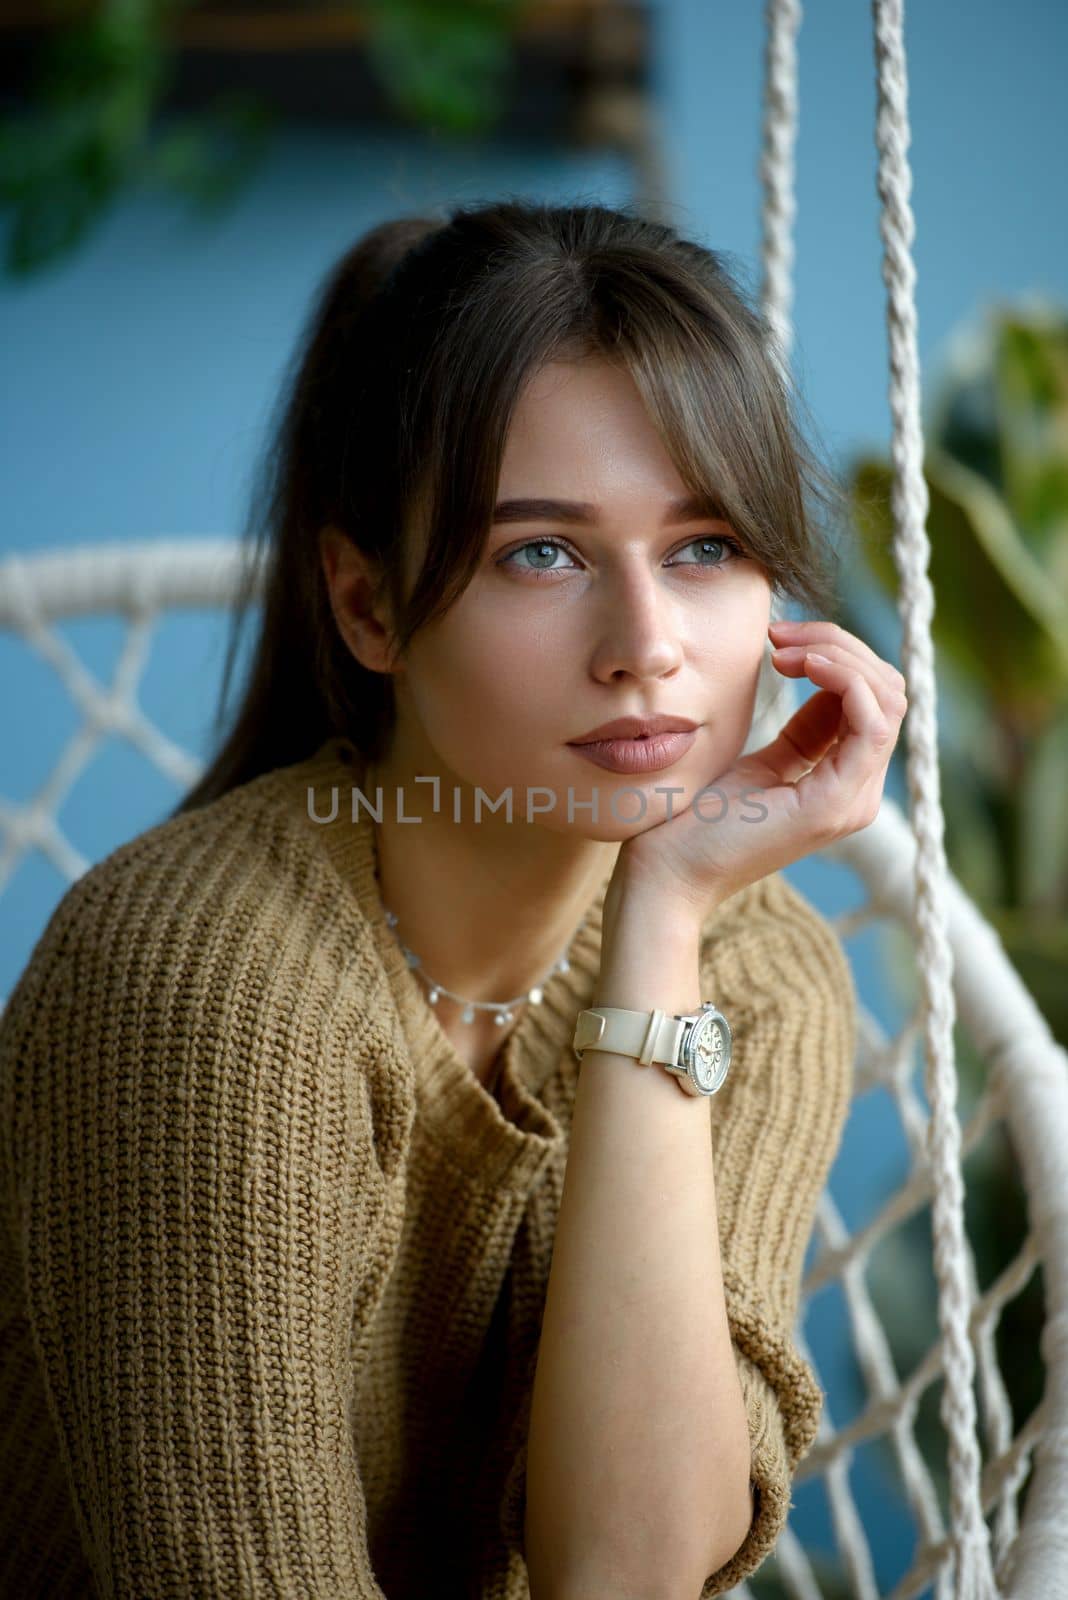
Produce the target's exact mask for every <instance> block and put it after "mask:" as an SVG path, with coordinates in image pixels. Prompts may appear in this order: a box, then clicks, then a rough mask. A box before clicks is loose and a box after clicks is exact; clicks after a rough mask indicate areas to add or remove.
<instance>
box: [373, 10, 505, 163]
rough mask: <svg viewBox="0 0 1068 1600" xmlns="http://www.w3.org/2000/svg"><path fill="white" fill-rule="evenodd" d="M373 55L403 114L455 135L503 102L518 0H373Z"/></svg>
mask: <svg viewBox="0 0 1068 1600" xmlns="http://www.w3.org/2000/svg"><path fill="white" fill-rule="evenodd" d="M367 11H368V14H369V18H370V23H371V26H370V31H369V36H368V43H367V52H368V59H369V60H370V61H371V63H372V66H373V67H374V69H375V71H376V72H377V74H378V77H379V79H380V81H381V83H382V85H383V87H384V88H385V90H386V92H387V94H388V95H389V96H390V99H391V100H392V102H393V104H394V105H395V106H396V108H397V109H398V111H400V112H401V114H402V115H403V116H406V117H408V118H410V119H411V120H412V121H414V122H418V123H422V124H426V125H430V126H433V127H435V128H441V129H443V130H445V131H448V132H452V133H472V132H480V131H484V130H485V129H487V128H489V127H490V126H492V124H493V123H494V122H495V121H496V120H497V118H498V117H499V115H500V112H501V109H502V107H503V89H504V80H505V73H506V70H507V68H508V66H509V63H510V61H511V57H512V48H511V27H512V23H513V20H514V16H515V13H516V11H517V0H466V3H463V4H460V3H457V0H451V3H449V0H368V4H367Z"/></svg>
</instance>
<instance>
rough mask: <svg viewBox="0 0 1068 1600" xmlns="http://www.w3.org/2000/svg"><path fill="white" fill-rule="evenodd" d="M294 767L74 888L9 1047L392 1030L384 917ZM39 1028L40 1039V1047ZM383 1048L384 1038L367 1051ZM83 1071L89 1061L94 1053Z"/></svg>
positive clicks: (341, 1038)
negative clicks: (310, 818)
mask: <svg viewBox="0 0 1068 1600" xmlns="http://www.w3.org/2000/svg"><path fill="white" fill-rule="evenodd" d="M284 771H285V769H281V770H280V771H279V772H277V773H267V774H265V775H263V776H262V777H261V778H257V779H255V780H253V781H252V782H250V783H248V784H245V785H242V786H241V787H240V788H237V789H234V790H231V791H230V792H229V793H228V794H226V795H223V796H222V797H221V798H220V799H218V800H216V801H213V802H212V803H211V804H209V805H206V806H204V807H202V808H199V809H197V810H195V811H192V812H188V813H182V814H180V815H178V816H176V817H170V818H168V819H166V820H165V821H163V822H161V823H159V824H157V825H156V826H155V827H152V828H149V829H147V830H146V831H144V832H143V833H141V834H139V835H137V837H136V838H133V839H131V840H129V841H127V842H126V843H125V844H123V845H121V846H120V847H119V848H118V849H116V850H114V851H112V852H111V854H110V855H108V856H106V857H105V858H104V859H103V860H101V861H99V862H97V863H95V864H94V865H93V866H91V867H90V868H89V869H88V871H87V872H85V873H84V874H83V875H82V876H81V877H80V878H78V879H77V880H76V881H75V882H74V883H73V884H71V885H70V887H69V888H68V889H67V890H66V892H65V893H64V894H63V896H62V898H61V899H60V901H59V903H58V904H57V905H56V907H55V909H54V910H53V912H52V915H51V917H50V918H49V920H48V922H47V924H46V926H45V928H44V931H43V933H42V934H41V936H40V938H39V939H38V941H37V943H36V945H35V946H34V949H33V951H32V953H31V955H30V958H29V960H28V962H27V963H26V965H25V967H24V968H23V971H22V973H21V975H20V977H19V979H18V982H17V983H16V986H15V988H14V990H13V991H12V994H11V996H10V998H9V1000H8V1002H7V1005H6V1007H5V1008H4V1010H3V1011H2V1012H0V1060H3V1061H4V1063H5V1067H4V1071H5V1075H6V1074H7V1073H8V1071H9V1070H11V1059H12V1057H13V1056H18V1055H23V1056H24V1057H25V1059H26V1061H29V1060H30V1059H31V1058H32V1059H37V1060H39V1061H41V1062H45V1061H46V1060H47V1059H48V1056H49V1055H50V1054H51V1055H52V1056H53V1058H54V1056H55V1053H56V1051H57V1050H58V1051H60V1053H62V1055H63V1057H64V1059H65V1060H66V1061H67V1063H68V1064H69V1065H70V1066H71V1067H73V1062H74V1055H73V1052H74V1050H75V1049H76V1048H78V1047H80V1048H81V1049H82V1050H83V1051H84V1052H85V1054H86V1060H87V1061H89V1060H93V1059H96V1060H98V1061H100V1062H101V1070H104V1068H105V1066H106V1063H107V1061H108V1060H111V1059H113V1056H114V1052H113V1051H112V1050H111V1048H110V1047H111V1046H112V1045H113V1044H115V1042H116V1041H117V1040H119V1039H120V1038H121V1039H122V1040H123V1041H124V1044H125V1045H126V1046H127V1047H128V1048H131V1049H135V1050H136V1052H137V1054H138V1057H139V1059H140V1060H141V1061H142V1062H143V1063H144V1064H145V1065H146V1068H147V1063H148V1061H149V1058H150V1057H151V1056H152V1055H153V1053H154V1052H155V1053H156V1054H158V1053H159V1052H160V1051H166V1052H168V1053H169V1055H170V1058H171V1061H172V1063H176V1062H177V1059H178V1057H179V1055H180V1054H181V1052H182V1051H183V1050H184V1049H185V1047H186V1046H187V1045H188V1046H189V1049H190V1050H191V1051H192V1050H193V1049H194V1046H195V1049H196V1051H197V1052H198V1053H199V1055H200V1056H201V1058H204V1057H206V1056H207V1055H208V1054H210V1053H212V1052H214V1053H215V1054H216V1055H220V1054H229V1055H233V1054H234V1053H237V1052H239V1051H250V1050H258V1051H259V1052H260V1053H261V1054H263V1053H269V1052H270V1050H271V1049H272V1047H273V1046H274V1045H275V1043H276V1042H277V1041H279V1040H282V1039H284V1042H285V1049H286V1050H287V1051H288V1052H290V1053H294V1052H296V1053H299V1054H301V1055H302V1056H303V1057H305V1058H308V1057H309V1055H310V1054H311V1053H313V1052H314V1051H316V1050H318V1051H321V1050H322V1049H323V1048H324V1047H325V1046H324V1043H323V1041H324V1040H329V1041H331V1042H332V1045H333V1047H334V1049H335V1050H336V1049H337V1048H338V1047H339V1046H341V1047H344V1046H345V1045H346V1044H348V1043H350V1042H352V1041H353V1040H355V1038H356V1036H357V1034H359V1035H360V1036H361V1037H362V1036H363V1035H368V1037H369V1038H370V1042H371V1045H372V1047H373V1045H374V1041H375V1037H377V1038H378V1042H379V1044H380V1045H381V1047H382V1050H383V1051H386V1050H387V1049H388V1047H389V1046H390V1044H391V1043H392V1038H393V1028H392V1024H391V1019H390V1018H389V1016H388V1014H386V1013H385V1008H384V1006H383V998H384V996H385V994H386V988H385V985H384V984H383V982H382V977H381V972H380V959H379V957H378V954H377V950H376V945H375V941H374V938H373V930H372V929H371V928H370V926H369V923H368V921H367V918H366V916H365V915H364V913H363V911H362V909H361V907H360V904H359V902H358V900H357V897H356V896H355V895H353V894H351V893H349V892H347V890H346V886H345V885H344V884H343V883H342V882H341V880H340V879H339V877H338V875H337V873H336V871H335V870H334V868H333V866H332V864H331V862H330V860H329V859H328V858H327V857H326V856H325V855H324V853H323V852H322V851H321V850H320V849H319V848H318V847H317V845H316V841H315V835H314V830H313V829H311V828H310V827H309V826H308V825H307V823H306V821H305V820H304V819H303V818H302V816H301V814H300V810H299V804H298V805H297V806H296V807H294V805H293V803H292V779H291V778H290V781H289V783H288V785H287V784H286V783H285V782H283V781H281V780H282V777H283V773H284ZM31 1041H32V1048H31ZM371 1053H372V1054H373V1053H374V1051H373V1048H372V1050H371ZM85 1070H87V1071H88V1070H89V1068H88V1066H87V1067H86V1068H85Z"/></svg>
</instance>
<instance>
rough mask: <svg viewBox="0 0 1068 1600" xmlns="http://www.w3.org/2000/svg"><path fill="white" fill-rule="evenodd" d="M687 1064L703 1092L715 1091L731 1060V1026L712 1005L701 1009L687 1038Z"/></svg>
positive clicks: (712, 1092) (713, 1092) (710, 1092)
mask: <svg viewBox="0 0 1068 1600" xmlns="http://www.w3.org/2000/svg"><path fill="white" fill-rule="evenodd" d="M685 1050H686V1066H687V1067H688V1069H689V1070H690V1072H691V1073H692V1074H693V1077H694V1081H695V1082H696V1084H697V1086H698V1088H699V1089H700V1090H701V1092H702V1094H715V1092H716V1090H717V1089H718V1088H719V1086H720V1084H721V1083H722V1082H723V1080H724V1078H725V1077H726V1076H727V1068H728V1067H729V1066H730V1062H731V1030H730V1027H729V1026H728V1024H727V1019H726V1017H725V1016H723V1015H722V1013H721V1012H719V1011H716V1010H715V1009H710V1010H708V1011H703V1012H702V1013H701V1015H700V1017H699V1018H698V1019H697V1021H696V1022H695V1024H694V1026H693V1027H692V1028H691V1029H690V1036H689V1038H688V1039H687V1041H686V1046H685Z"/></svg>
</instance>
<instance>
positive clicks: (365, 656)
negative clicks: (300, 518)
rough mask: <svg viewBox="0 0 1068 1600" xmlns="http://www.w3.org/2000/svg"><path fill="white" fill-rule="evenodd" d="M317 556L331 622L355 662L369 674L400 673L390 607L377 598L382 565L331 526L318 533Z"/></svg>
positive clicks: (400, 668)
mask: <svg viewBox="0 0 1068 1600" xmlns="http://www.w3.org/2000/svg"><path fill="white" fill-rule="evenodd" d="M319 556H320V559H321V561H322V566H323V576H324V577H325V579H326V587H327V592H328V594H329V596H330V609H331V610H332V611H333V613H334V621H335V622H336V623H337V626H338V630H339V632H340V634H341V637H342V638H343V639H344V641H345V643H346V644H347V645H348V647H349V649H350V650H351V651H352V653H353V655H354V656H355V657H356V659H357V661H358V662H359V663H360V665H361V666H363V667H367V668H368V669H369V670H370V671H371V672H388V673H400V672H402V671H403V668H402V667H400V666H398V665H396V664H395V661H394V657H393V652H392V638H393V635H392V628H391V619H390V610H389V606H388V603H387V602H386V600H385V598H384V597H381V598H380V597H379V595H378V590H379V584H380V582H381V578H382V569H381V564H380V563H379V562H377V561H376V560H375V559H374V558H373V557H372V556H369V555H367V554H366V553H365V552H364V551H363V550H360V549H358V548H357V546H356V545H355V543H354V542H353V540H352V539H350V538H349V537H348V535H347V534H345V533H343V532H342V530H341V529H340V528H337V527H335V526H334V525H333V524H332V523H328V524H327V526H326V527H324V528H323V529H322V530H321V531H320V534H319Z"/></svg>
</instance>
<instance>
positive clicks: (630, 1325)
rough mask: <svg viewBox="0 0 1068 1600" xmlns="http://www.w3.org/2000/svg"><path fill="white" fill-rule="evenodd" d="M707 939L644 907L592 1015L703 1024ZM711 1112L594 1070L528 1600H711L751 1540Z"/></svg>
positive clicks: (569, 1213)
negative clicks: (665, 1017)
mask: <svg viewBox="0 0 1068 1600" xmlns="http://www.w3.org/2000/svg"><path fill="white" fill-rule="evenodd" d="M698 939H699V933H698V929H697V927H696V926H695V925H694V924H693V922H692V921H691V920H689V919H688V918H680V917H679V916H677V915H674V916H673V915H671V914H670V912H669V910H668V909H667V908H661V907H660V906H653V905H651V904H648V903H647V904H645V905H641V904H639V903H638V902H637V901H632V902H631V903H630V904H629V905H626V906H624V909H623V911H622V913H621V915H620V916H619V917H617V918H615V919H614V920H613V922H612V925H611V928H610V929H609V927H608V923H607V920H606V933H605V940H604V942H603V944H602V964H601V974H600V981H599V984H598V986H597V989H596V991H595V995H594V1004H600V1005H619V1006H626V1007H629V1008H632V1009H635V1010H644V1009H652V1008H653V1007H654V1006H657V1007H659V1008H660V1009H661V1010H664V1011H669V1012H670V1011H679V1012H681V1011H693V1010H696V1009H697V1007H698V1006H699V1004H700V1001H701V999H702V998H703V997H702V996H701V994H700V981H699V954H698V950H699V943H698ZM709 1110H710V1108H709V1101H708V1100H707V1098H705V1097H704V1096H689V1095H685V1094H683V1093H681V1092H680V1090H679V1088H678V1086H677V1084H675V1083H673V1082H672V1081H671V1078H670V1077H669V1075H668V1074H667V1073H666V1072H665V1071H664V1069H663V1068H662V1067H661V1066H658V1065H655V1064H654V1065H652V1066H648V1067H645V1066H641V1065H640V1064H639V1063H638V1062H637V1061H636V1060H635V1061H631V1060H630V1059H629V1058H627V1057H624V1056H621V1055H612V1054H609V1053H607V1052H604V1051H598V1050H586V1051H584V1053H583V1058H582V1066H581V1070H580V1073H579V1081H578V1086H577V1090H576V1096H575V1105H574V1113H573V1123H572V1129H571V1141H570V1149H569V1154H568V1161H567V1171H566V1175H565V1181H564V1192H563V1196H562V1200H561V1206H560V1214H559V1218H558V1221H557V1227H556V1239H555V1244H554V1249H553V1258H552V1268H551V1272H550V1277H549V1285H548V1291H547V1296H546V1302H545V1308H544V1316H543V1322H542V1332H541V1344H540V1349H539V1354H538V1363H537V1372H536V1376H535V1382H534V1391H533V1396H532V1410H531V1420H530V1430H529V1438H528V1452H527V1504H526V1524H525V1537H526V1550H527V1565H528V1569H529V1572H530V1582H531V1592H532V1596H533V1600H551V1597H555V1596H558V1595H560V1596H568V1595H571V1594H574V1595H582V1594H584V1593H587V1592H589V1593H594V1592H597V1586H598V1585H600V1586H601V1592H602V1593H609V1592H611V1593H612V1594H613V1595H614V1596H616V1597H619V1600H623V1597H626V1596H630V1595H634V1596H637V1595H641V1596H669V1595H671V1596H673V1595H686V1594H687V1593H688V1592H689V1590H690V1589H691V1588H692V1591H693V1593H692V1600H698V1596H699V1594H700V1583H701V1580H702V1579H703V1577H704V1576H706V1575H707V1573H709V1572H711V1571H713V1570H714V1569H715V1567H716V1566H718V1565H720V1564H721V1563H722V1562H724V1561H726V1560H728V1559H729V1557H730V1556H731V1555H732V1554H733V1553H734V1551H735V1549H737V1548H738V1546H739V1545H740V1544H741V1542H742V1540H743V1539H744V1537H745V1534H746V1531H747V1529H748V1527H749V1520H750V1513H751V1507H750V1499H749V1438H748V1430H747V1424H746V1418H745V1412H744V1408H743V1403H742V1396H741V1388H740V1385H739V1381H738V1375H737V1369H736V1367H735V1363H734V1357H733V1352H732V1349H731V1341H730V1334H729V1329H728V1325H727V1315H726V1307H725V1304H724V1295H723V1280H722V1274H721V1266H720V1254H719V1234H718V1226H717V1220H716V1197H715V1181H714V1174H713V1157H712V1144H711V1134H710V1125H709ZM609 1586H610V1587H609Z"/></svg>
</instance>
